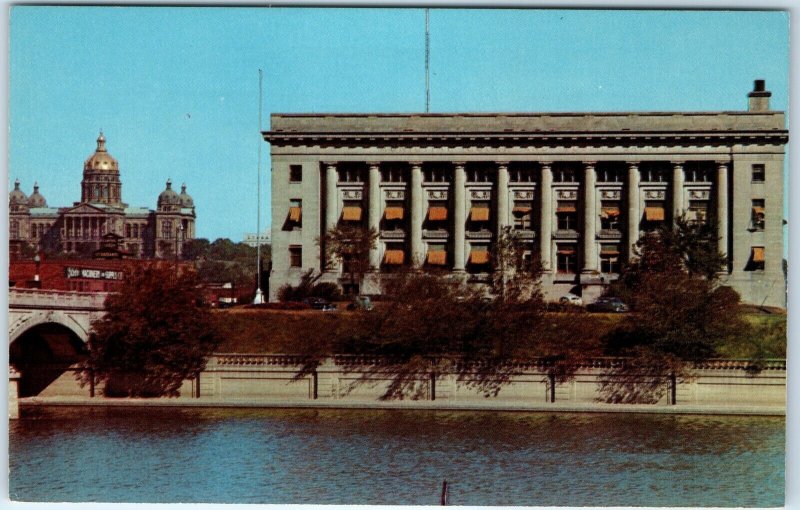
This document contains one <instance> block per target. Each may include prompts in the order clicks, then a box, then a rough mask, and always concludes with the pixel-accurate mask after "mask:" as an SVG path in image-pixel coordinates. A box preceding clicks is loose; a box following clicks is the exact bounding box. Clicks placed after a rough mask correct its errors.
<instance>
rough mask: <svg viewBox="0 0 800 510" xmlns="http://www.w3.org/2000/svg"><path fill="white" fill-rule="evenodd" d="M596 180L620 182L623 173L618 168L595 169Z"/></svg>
mask: <svg viewBox="0 0 800 510" xmlns="http://www.w3.org/2000/svg"><path fill="white" fill-rule="evenodd" d="M597 180H598V182H622V180H623V173H622V171H621V170H620V169H619V168H601V169H599V170H598V171H597Z"/></svg>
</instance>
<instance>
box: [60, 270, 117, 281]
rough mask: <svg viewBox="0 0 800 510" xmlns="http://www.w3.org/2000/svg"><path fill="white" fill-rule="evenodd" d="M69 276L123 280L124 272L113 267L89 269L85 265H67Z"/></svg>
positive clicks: (66, 271) (67, 275) (65, 274)
mask: <svg viewBox="0 0 800 510" xmlns="http://www.w3.org/2000/svg"><path fill="white" fill-rule="evenodd" d="M64 276H66V277H67V278H85V279H87V280H122V279H123V277H124V273H123V272H122V271H114V270H112V269H88V268H85V267H65V268H64Z"/></svg>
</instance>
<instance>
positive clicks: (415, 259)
mask: <svg viewBox="0 0 800 510" xmlns="http://www.w3.org/2000/svg"><path fill="white" fill-rule="evenodd" d="M424 205H425V200H424V197H423V196H422V163H411V263H412V265H413V266H414V267H420V266H421V265H422V263H423V262H424V260H425V249H424V246H423V243H422V221H423V220H424V217H425V210H424Z"/></svg>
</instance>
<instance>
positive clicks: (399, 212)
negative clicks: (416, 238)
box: [383, 207, 405, 220]
mask: <svg viewBox="0 0 800 510" xmlns="http://www.w3.org/2000/svg"><path fill="white" fill-rule="evenodd" d="M404 212H405V210H404V209H403V208H402V207H387V208H386V211H385V212H384V213H383V214H384V217H385V218H386V219H387V220H402V219H403V213H404Z"/></svg>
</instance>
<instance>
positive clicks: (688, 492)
mask: <svg viewBox="0 0 800 510" xmlns="http://www.w3.org/2000/svg"><path fill="white" fill-rule="evenodd" d="M9 462H10V468H11V476H10V480H9V486H10V491H11V494H12V498H13V499H18V500H24V501H114V502H219V503H222V502H226V503H327V504H356V503H364V504H381V503H384V504H387V503H392V504H409V505H412V504H413V505H435V504H437V503H438V497H439V491H440V490H441V482H442V480H444V479H446V480H448V482H449V486H450V500H451V502H452V503H453V504H457V505H536V506H548V505H566V506H583V505H615V506H643V505H647V506H711V505H713V506H780V505H782V504H783V492H784V491H783V483H784V482H783V475H784V468H783V465H784V420H783V419H782V418H765V417H701V416H661V415H617V414H614V415H590V414H586V415H582V414H546V413H538V414H537V413H503V412H498V413H467V412H445V411H434V412H430V411H417V412H415V411H395V410H392V411H341V410H309V409H303V410H279V409H276V410H246V409H240V410H231V409H226V410H191V409H179V410H174V409H172V410H164V409H152V410H145V409H131V410H122V409H83V408H81V409H69V408H65V409H58V410H47V411H44V410H37V411H36V412H34V413H33V414H27V415H25V416H23V419H21V420H18V421H16V422H13V423H12V424H11V427H10V457H9Z"/></svg>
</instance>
